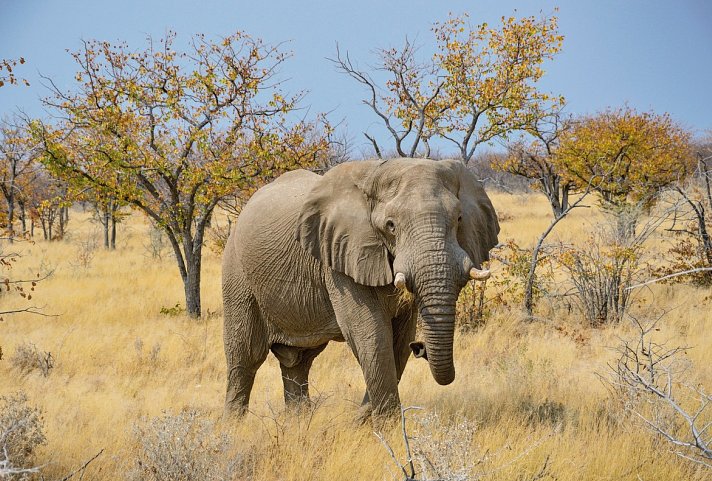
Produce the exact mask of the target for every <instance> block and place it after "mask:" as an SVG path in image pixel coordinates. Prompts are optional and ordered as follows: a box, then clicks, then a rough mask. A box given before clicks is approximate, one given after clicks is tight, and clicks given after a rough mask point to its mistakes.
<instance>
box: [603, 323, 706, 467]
mask: <svg viewBox="0 0 712 481" xmlns="http://www.w3.org/2000/svg"><path fill="white" fill-rule="evenodd" d="M661 319H662V316H661V317H659V318H658V319H657V320H655V321H652V322H650V321H640V320H638V319H635V318H632V320H633V324H634V327H635V331H636V335H635V337H634V338H633V339H631V340H623V341H622V342H621V344H620V346H619V347H618V348H617V349H616V351H617V353H618V355H619V357H618V360H617V362H616V363H615V365H613V366H611V368H612V370H613V376H612V378H611V379H610V380H609V382H610V383H611V385H612V386H613V388H614V392H615V393H616V394H617V397H618V399H619V400H620V401H621V402H622V403H623V405H624V407H625V408H626V410H627V411H628V412H630V413H632V414H633V415H634V416H635V417H636V418H638V419H639V420H641V421H642V422H643V424H644V425H645V426H646V427H647V428H648V429H650V430H651V431H652V432H653V433H655V434H656V435H658V436H660V437H661V438H662V439H665V440H666V441H668V442H669V443H670V446H671V448H672V450H673V452H674V453H675V454H677V455H678V456H680V457H682V458H684V459H687V460H690V461H693V462H694V463H697V464H699V465H702V466H704V467H706V468H709V469H712V395H710V394H709V391H708V390H706V389H705V387H704V386H703V385H702V384H701V383H699V382H694V380H693V379H694V375H693V374H692V372H691V367H692V364H691V362H689V360H687V359H686V358H685V354H686V350H687V348H685V347H679V346H675V347H670V346H668V345H667V344H666V343H664V342H663V343H659V342H657V341H656V340H654V333H655V332H656V331H658V330H659V327H658V323H659V322H660V320H661Z"/></svg>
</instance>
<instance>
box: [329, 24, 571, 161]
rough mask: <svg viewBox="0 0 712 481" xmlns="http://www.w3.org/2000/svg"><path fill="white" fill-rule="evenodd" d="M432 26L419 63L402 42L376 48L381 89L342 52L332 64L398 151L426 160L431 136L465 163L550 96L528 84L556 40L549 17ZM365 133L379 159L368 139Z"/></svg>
mask: <svg viewBox="0 0 712 481" xmlns="http://www.w3.org/2000/svg"><path fill="white" fill-rule="evenodd" d="M432 30H433V33H434V35H435V42H436V49H437V50H436V52H435V54H434V55H433V56H432V57H431V58H430V59H428V60H426V61H424V62H420V61H419V60H418V59H417V49H416V48H415V46H414V45H413V44H412V43H411V42H410V41H408V40H406V41H405V44H404V46H403V48H401V49H396V48H391V49H382V50H380V51H379V56H380V62H379V65H378V67H377V69H378V70H381V71H383V72H385V74H386V75H387V77H388V79H387V80H386V81H385V88H380V87H379V83H378V82H377V81H376V80H374V78H373V77H372V76H371V75H370V74H369V73H367V72H365V71H362V70H359V69H358V68H357V67H356V66H355V65H354V64H353V62H352V61H351V59H350V58H349V56H348V54H347V55H345V56H342V55H341V53H340V52H339V51H338V50H337V58H336V60H335V61H334V62H335V63H336V65H337V68H338V69H339V70H341V71H342V72H344V73H346V74H347V75H349V76H350V77H351V78H353V79H355V80H356V81H357V82H359V83H361V84H362V85H364V86H365V87H366V90H367V91H368V97H367V98H366V99H365V100H364V101H363V103H365V104H366V105H368V106H369V107H370V108H371V109H372V110H373V111H374V112H375V113H376V115H378V117H379V118H380V119H381V121H382V122H383V124H384V125H385V127H386V129H387V131H388V133H389V134H390V136H391V137H392V138H393V140H394V142H395V149H396V153H397V154H398V155H400V156H402V157H415V156H417V155H420V156H424V157H429V156H430V144H429V141H430V139H432V138H434V137H439V138H441V139H444V140H445V141H447V142H450V143H451V144H453V145H454V146H455V147H456V148H457V151H458V156H459V157H460V159H461V160H462V161H463V162H464V163H467V162H469V161H470V159H471V158H472V156H473V155H474V154H475V150H476V148H477V146H479V145H480V144H482V143H486V142H489V141H491V140H493V139H495V138H498V137H504V136H506V135H507V134H508V133H509V132H512V131H513V130H517V129H519V128H521V127H522V126H523V125H526V124H527V123H530V121H531V117H530V116H531V113H532V112H533V111H536V109H532V106H533V105H536V104H538V103H540V102H544V101H547V100H549V99H550V97H549V96H548V95H546V94H543V93H541V92H539V91H538V90H537V88H536V86H535V84H536V82H537V81H538V80H539V79H540V78H541V77H542V76H543V75H544V71H543V70H542V68H541V66H542V64H543V63H544V62H545V61H546V60H549V59H551V58H553V56H554V55H556V54H557V53H558V52H559V50H560V49H561V44H562V42H563V37H562V36H561V35H559V33H558V26H557V18H556V17H549V18H546V17H545V18H542V19H537V18H535V17H524V18H519V19H517V18H514V17H508V18H505V17H502V20H501V25H500V26H499V27H490V26H489V25H488V24H487V23H482V24H480V25H477V26H471V25H470V24H469V23H468V16H467V15H462V16H450V17H449V18H448V19H447V20H446V21H444V22H438V23H435V24H434V26H433V29H432ZM382 91H383V92H385V93H383V94H382V93H381V92H382ZM365 135H366V137H367V138H368V140H369V141H370V142H371V144H372V145H373V148H374V150H375V152H376V155H378V156H379V157H380V156H381V155H382V150H381V148H380V146H379V145H378V143H377V141H376V139H375V138H374V137H372V136H370V135H368V134H365Z"/></svg>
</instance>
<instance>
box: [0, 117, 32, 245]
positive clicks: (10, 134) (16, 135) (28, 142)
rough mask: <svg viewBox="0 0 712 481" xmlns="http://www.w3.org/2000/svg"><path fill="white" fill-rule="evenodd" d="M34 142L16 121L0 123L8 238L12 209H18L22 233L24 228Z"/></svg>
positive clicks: (12, 233) (1, 181) (1, 184)
mask: <svg viewBox="0 0 712 481" xmlns="http://www.w3.org/2000/svg"><path fill="white" fill-rule="evenodd" d="M36 144H37V143H36V141H35V140H34V139H33V138H32V136H31V135H30V133H29V132H28V131H27V129H26V128H25V127H24V126H23V125H22V122H21V121H20V120H19V119H18V118H14V119H8V118H6V119H3V120H2V121H0V193H2V196H3V198H4V200H5V209H6V211H5V214H6V216H7V219H6V226H7V230H8V238H9V239H13V238H14V236H15V227H14V223H15V209H16V207H18V206H19V207H20V219H21V221H22V232H23V233H24V231H25V228H26V225H25V205H26V198H27V193H28V191H29V190H30V189H31V188H32V180H33V178H34V175H35V169H36V167H37V165H38V164H37V163H36V160H37V157H38V149H37V148H36Z"/></svg>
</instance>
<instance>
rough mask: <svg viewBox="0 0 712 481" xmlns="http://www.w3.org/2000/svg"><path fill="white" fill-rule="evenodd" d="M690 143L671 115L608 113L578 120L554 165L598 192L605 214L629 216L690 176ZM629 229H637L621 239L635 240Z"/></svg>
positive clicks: (629, 111)
mask: <svg viewBox="0 0 712 481" xmlns="http://www.w3.org/2000/svg"><path fill="white" fill-rule="evenodd" d="M689 141H690V134H689V132H687V131H686V130H685V129H683V128H682V127H680V126H679V125H678V124H676V123H675V122H674V121H673V120H672V119H671V118H670V116H669V115H668V114H656V113H653V112H642V113H639V112H637V111H636V110H634V109H632V108H630V107H624V108H620V109H615V110H613V109H608V110H605V111H603V112H601V113H598V114H596V115H593V116H589V117H582V118H580V119H578V120H577V121H575V122H574V123H573V124H572V126H571V128H570V129H567V130H566V131H565V132H564V133H563V134H562V135H561V142H560V146H559V149H558V153H557V155H556V156H555V157H554V161H555V164H556V166H557V167H558V168H559V169H560V170H561V172H563V173H565V175H566V177H567V178H568V179H569V180H571V181H573V182H576V183H578V184H579V185H590V186H591V188H592V189H593V190H595V191H597V192H598V193H599V194H600V195H601V199H602V203H603V207H604V209H606V210H607V211H608V212H611V213H613V214H614V215H618V214H620V216H625V215H626V214H625V211H626V210H628V209H631V208H634V207H635V206H636V205H639V204H640V205H643V206H646V207H649V206H651V205H652V204H653V203H654V202H655V201H656V200H657V195H658V193H659V192H660V191H661V190H662V189H663V188H665V187H667V186H669V185H671V184H672V183H673V182H675V181H676V180H677V179H679V178H680V177H681V175H682V176H684V175H685V173H687V172H689V171H690V167H691V158H690V155H689ZM620 216H619V217H620ZM620 218H622V217H620ZM624 224H626V223H625V222H624V223H621V224H620V226H619V227H620V228H624V227H625V226H624ZM626 225H627V227H628V228H632V229H633V230H632V231H631V232H621V234H623V235H626V236H632V235H634V230H635V224H626Z"/></svg>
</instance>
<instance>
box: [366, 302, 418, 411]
mask: <svg viewBox="0 0 712 481" xmlns="http://www.w3.org/2000/svg"><path fill="white" fill-rule="evenodd" d="M416 320H417V317H416V315H415V314H411V313H407V315H405V316H403V315H401V316H398V317H395V318H394V319H393V322H392V323H391V325H392V329H393V357H394V359H395V362H396V375H397V377H398V382H399V383H400V380H401V376H402V375H403V371H404V370H405V365H406V364H407V363H408V359H409V358H410V353H411V349H410V343H411V342H412V341H413V340H414V339H415V326H416V324H417V322H416ZM370 401H371V399H370V398H369V396H368V389H366V392H365V393H364V395H363V400H362V401H361V405H362V406H365V405H367V404H368V403H369V402H370Z"/></svg>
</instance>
